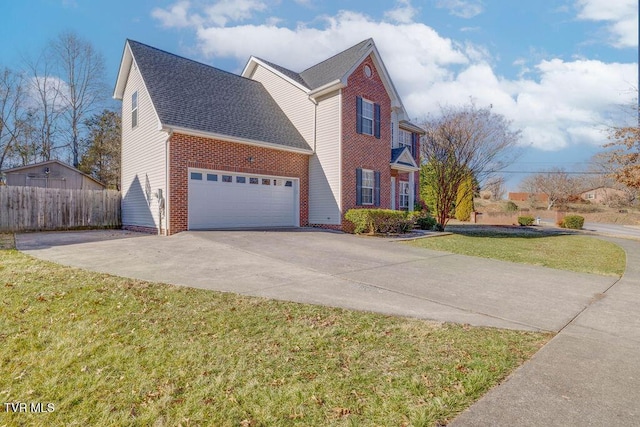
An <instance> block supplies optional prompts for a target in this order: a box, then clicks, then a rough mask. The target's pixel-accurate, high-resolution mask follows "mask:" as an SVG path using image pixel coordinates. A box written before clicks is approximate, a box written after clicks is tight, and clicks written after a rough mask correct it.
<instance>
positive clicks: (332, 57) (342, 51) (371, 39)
mask: <svg viewBox="0 0 640 427" xmlns="http://www.w3.org/2000/svg"><path fill="white" fill-rule="evenodd" d="M369 41H371V42H373V38H372V37H369V38H368V39H365V40H362V41H361V42H359V43H356V44H354V45H353V46H350V47H348V48H346V49H344V50H341V51H340V52H338V53H336V54H335V55H332V56H330V57H329V58H327V59H324V60H322V61H320V62H318V63H317V64H314V65H312V66H310V67H308V68H307V69H305V70H302V71H300V72H299V73H298V74H303V73H304V72H306V71H309V70H310V69H312V68H315V67H317V66H318V65H321V64H324V63H325V62H328V61H330V60H332V59H334V58H335V57H336V56H338V55H342V54H343V53H345V52H346V51H348V50H351V49H353V48H355V47H357V46H360V45H364V44H365V43H366V42H369Z"/></svg>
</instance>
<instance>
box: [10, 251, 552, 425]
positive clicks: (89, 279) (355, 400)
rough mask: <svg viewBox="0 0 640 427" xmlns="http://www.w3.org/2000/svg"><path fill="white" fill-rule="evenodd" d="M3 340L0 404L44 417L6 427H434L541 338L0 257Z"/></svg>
mask: <svg viewBox="0 0 640 427" xmlns="http://www.w3.org/2000/svg"><path fill="white" fill-rule="evenodd" d="M105 256H108V254H105ZM0 325H1V327H0V339H1V340H2V343H3V345H2V346H0V401H2V402H45V403H49V402H50V403H53V404H54V405H55V411H54V412H50V413H46V414H24V413H2V414H0V424H3V425H5V424H6V425H9V426H17V425H41V426H49V425H66V426H87V425H119V426H129V425H131V426H133V425H156V426H162V425H167V426H169V425H183V426H187V425H218V426H238V425H242V426H260V425H285V426H286V425H301V426H302V425H363V426H366V425H372V426H373V425H397V426H400V425H416V426H432V425H435V424H436V423H437V422H440V423H446V422H447V421H448V420H450V419H452V418H453V417H454V416H455V415H456V414H457V413H459V412H460V411H462V410H464V409H465V408H466V407H468V406H469V405H470V404H471V403H472V402H473V401H475V400H476V399H478V398H479V397H480V396H481V395H482V394H483V393H485V392H486V391H487V390H488V389H490V388H491V387H493V386H494V385H496V384H497V383H498V382H500V381H501V380H502V379H503V378H505V376H507V375H508V374H509V373H510V372H511V371H512V370H513V369H514V368H516V367H517V366H518V365H520V364H521V363H523V361H525V360H527V359H528V358H529V357H531V355H532V354H533V353H535V352H536V351H537V350H538V349H539V348H540V347H541V346H542V345H543V344H544V343H545V342H547V341H548V340H549V339H550V337H551V335H550V334H543V333H530V332H520V331H506V330H497V329H489V328H473V327H467V326H462V325H449V324H437V323H433V322H426V321H421V320H415V319H404V318H398V317H391V316H383V315H378V314H371V313H362V312H355V311H348V310H340V309H333V308H326V307H318V306H310V305H302V304H294V303H285V302H277V301H271V300H265V299H259V298H247V297H240V296H236V295H232V294H223V293H216V292H211V291H204V290H198V289H191V288H181V287H174V286H167V285H161V284H155V283H148V282H143V281H137V280H130V279H125V278H119V277H113V276H109V275H105V274H97V273H90V272H86V271H82V270H78V269H74V268H68V267H62V266H59V265H55V264H52V263H48V262H43V261H39V260H35V259H33V258H31V257H28V256H26V255H23V254H21V253H19V252H17V251H15V250H8V251H0ZM2 410H4V407H3V408H2Z"/></svg>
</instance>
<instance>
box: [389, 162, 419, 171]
mask: <svg viewBox="0 0 640 427" xmlns="http://www.w3.org/2000/svg"><path fill="white" fill-rule="evenodd" d="M391 169H395V170H397V171H400V172H417V171H419V170H420V168H419V167H417V166H416V167H413V166H408V165H400V164H398V163H391Z"/></svg>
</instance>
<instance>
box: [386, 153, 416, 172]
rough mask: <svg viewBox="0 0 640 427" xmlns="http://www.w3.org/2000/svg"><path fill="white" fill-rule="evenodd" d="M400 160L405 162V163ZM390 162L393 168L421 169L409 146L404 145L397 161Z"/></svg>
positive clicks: (407, 170)
mask: <svg viewBox="0 0 640 427" xmlns="http://www.w3.org/2000/svg"><path fill="white" fill-rule="evenodd" d="M400 162H404V164H403V163H400ZM406 163H409V164H406ZM389 164H390V165H391V169H395V170H399V171H402V172H415V171H418V170H420V167H418V165H417V164H416V161H415V159H414V158H413V156H412V155H411V153H410V152H409V149H408V148H407V147H404V150H403V151H402V153H401V154H400V155H399V156H398V159H397V160H396V161H395V162H393V163H389Z"/></svg>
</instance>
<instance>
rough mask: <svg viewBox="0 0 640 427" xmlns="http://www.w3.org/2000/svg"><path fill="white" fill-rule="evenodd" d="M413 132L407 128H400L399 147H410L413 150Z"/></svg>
mask: <svg viewBox="0 0 640 427" xmlns="http://www.w3.org/2000/svg"><path fill="white" fill-rule="evenodd" d="M411 137H412V134H411V132H407V131H406V130H403V129H400V132H399V133H398V144H399V145H398V146H399V147H408V148H409V150H411Z"/></svg>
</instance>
